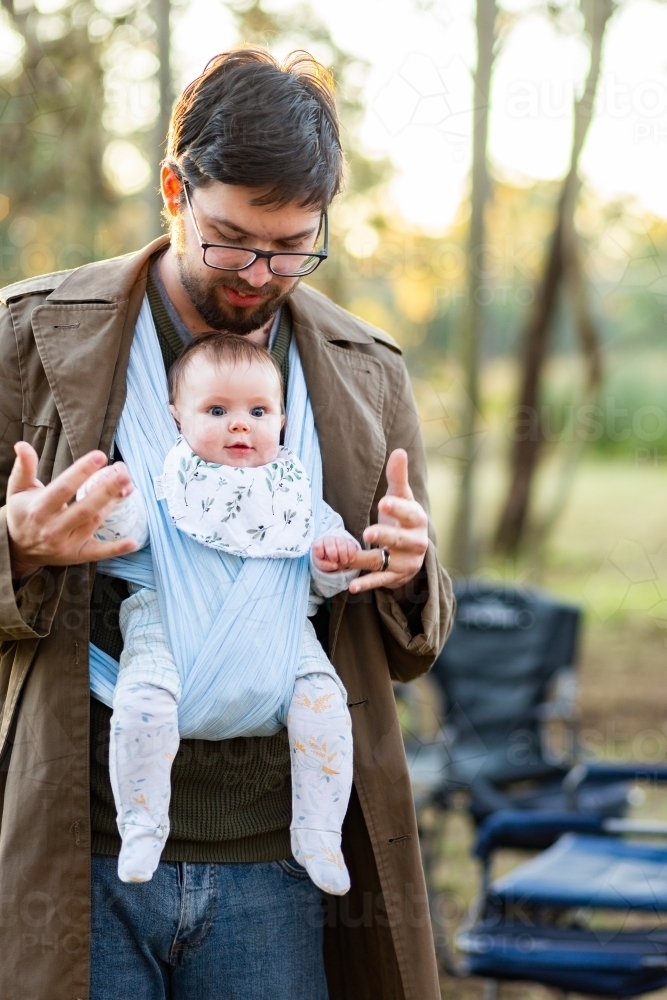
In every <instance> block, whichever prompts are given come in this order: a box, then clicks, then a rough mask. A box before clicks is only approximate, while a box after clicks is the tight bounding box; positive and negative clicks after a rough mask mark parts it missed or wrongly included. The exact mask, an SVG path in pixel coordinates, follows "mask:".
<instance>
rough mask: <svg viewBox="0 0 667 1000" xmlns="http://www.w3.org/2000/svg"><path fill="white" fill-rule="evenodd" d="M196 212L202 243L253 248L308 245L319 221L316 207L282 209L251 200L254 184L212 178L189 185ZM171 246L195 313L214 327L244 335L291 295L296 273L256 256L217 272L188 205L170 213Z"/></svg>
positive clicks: (308, 247) (307, 247) (311, 244)
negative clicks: (274, 269)
mask: <svg viewBox="0 0 667 1000" xmlns="http://www.w3.org/2000/svg"><path fill="white" fill-rule="evenodd" d="M189 193H190V202H191V205H192V211H193V213H194V217H195V219H196V220H197V225H198V227H199V231H200V233H201V236H202V239H203V241H204V242H205V243H225V244H228V245H230V246H239V247H249V248H252V249H256V250H279V251H280V250H282V251H289V250H296V251H298V250H305V251H308V250H312V249H313V248H314V246H315V243H316V240H317V236H318V232H319V228H320V221H321V213H320V212H319V211H318V210H317V209H312V208H304V207H303V206H301V205H297V204H294V203H290V204H288V205H285V206H283V207H281V208H275V207H274V206H272V205H268V206H267V205H253V204H252V200H253V198H256V197H257V195H258V193H259V192H258V191H257V190H256V189H254V188H245V187H238V186H236V185H231V184H223V183H221V182H220V181H211V182H210V183H209V184H207V185H206V186H205V187H199V188H195V189H192V188H191V189H189ZM171 246H172V251H173V253H174V256H175V258H176V262H177V266H178V270H179V277H180V280H181V284H182V285H183V288H184V289H185V291H186V292H187V294H188V297H189V298H190V300H191V301H192V303H193V305H194V306H195V308H196V310H197V312H198V313H199V315H200V316H201V317H202V318H203V319H204V320H205V321H206V322H207V323H208V324H209V326H210V327H211V329H213V330H225V331H227V332H229V333H238V334H242V335H244V334H248V333H252V332H253V331H254V330H257V329H259V328H260V327H262V326H264V324H265V323H267V322H268V320H270V319H271V317H272V316H273V315H275V313H276V311H277V310H278V308H279V307H280V306H281V305H282V303H283V302H284V301H285V300H286V299H287V298H289V296H290V295H291V293H292V292H293V291H294V289H295V288H296V286H297V284H298V283H299V280H300V279H299V278H285V277H278V276H277V275H275V274H272V273H271V271H270V270H269V267H268V262H267V261H266V260H262V259H257V260H256V261H255V262H254V263H253V264H251V265H250V267H247V268H244V269H243V270H242V271H220V270H216V269H215V268H211V267H208V266H207V265H206V264H204V261H203V259H202V251H201V246H200V243H199V238H198V236H197V232H196V230H195V227H194V224H193V221H192V217H191V215H190V212H189V211H188V208H187V204H185V202H184V204H183V208H182V210H181V211H179V212H178V214H176V215H175V216H174V217H173V223H172V243H171Z"/></svg>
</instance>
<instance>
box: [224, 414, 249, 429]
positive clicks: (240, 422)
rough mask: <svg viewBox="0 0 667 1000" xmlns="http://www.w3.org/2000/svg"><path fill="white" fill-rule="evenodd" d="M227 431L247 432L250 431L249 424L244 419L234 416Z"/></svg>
mask: <svg viewBox="0 0 667 1000" xmlns="http://www.w3.org/2000/svg"><path fill="white" fill-rule="evenodd" d="M229 429H230V431H248V430H250V424H249V423H248V421H247V419H246V418H245V417H242V416H236V417H232V419H231V421H230V424H229Z"/></svg>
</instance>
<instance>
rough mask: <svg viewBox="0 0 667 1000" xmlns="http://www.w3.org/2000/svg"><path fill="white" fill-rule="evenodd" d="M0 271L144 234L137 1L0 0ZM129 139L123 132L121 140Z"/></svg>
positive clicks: (114, 248) (150, 46)
mask: <svg viewBox="0 0 667 1000" xmlns="http://www.w3.org/2000/svg"><path fill="white" fill-rule="evenodd" d="M0 17H1V18H2V19H3V21H4V23H2V25H1V28H2V31H3V41H4V42H5V44H4V45H3V56H4V59H3V64H2V65H1V66H0V144H1V146H2V157H1V159H0V192H2V195H3V196H4V197H3V202H2V206H0V207H1V208H2V211H0V216H2V217H3V221H2V222H0V251H1V259H0V281H2V283H6V282H8V281H12V280H16V279H18V278H21V277H25V276H29V275H32V274H37V273H40V272H44V271H49V270H54V269H61V268H68V267H74V266H77V265H79V264H82V263H85V262H86V261H89V260H93V259H99V258H101V257H105V256H109V255H113V254H116V253H120V252H123V251H126V250H128V249H131V248H132V247H134V246H137V245H138V244H141V242H143V241H144V238H145V230H146V225H147V219H148V211H147V206H146V204H145V200H144V198H145V196H144V198H132V197H128V195H129V194H131V193H132V192H133V191H137V192H139V191H142V189H143V188H144V186H145V183H146V180H147V178H148V176H149V171H150V167H149V163H148V156H149V148H150V147H149V140H148V136H149V133H150V129H151V127H152V125H153V121H154V119H155V111H156V85H155V79H154V76H155V71H156V57H155V53H154V41H153V34H154V28H155V26H154V24H153V21H152V19H151V18H150V16H149V4H148V0H98V3H96V4H92V3H86V2H84V3H81V2H76V0H51V2H49V3H46V2H45V0H42V2H38V3H35V4H33V3H32V2H31V0H13V2H12V0H2V10H1V11H0ZM130 140H132V141H130Z"/></svg>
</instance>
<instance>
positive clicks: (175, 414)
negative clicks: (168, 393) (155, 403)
mask: <svg viewBox="0 0 667 1000" xmlns="http://www.w3.org/2000/svg"><path fill="white" fill-rule="evenodd" d="M169 412H170V413H171V415H172V417H173V418H174V420H175V421H176V426H177V427H178V429H179V431H180V429H181V424H180V421H179V419H178V410H177V409H176V407H175V406H174V404H173V403H170V404H169Z"/></svg>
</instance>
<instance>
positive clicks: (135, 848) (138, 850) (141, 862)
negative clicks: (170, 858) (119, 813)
mask: <svg viewBox="0 0 667 1000" xmlns="http://www.w3.org/2000/svg"><path fill="white" fill-rule="evenodd" d="M165 839H166V838H165V836H164V831H163V830H162V829H161V828H160V827H157V828H156V827H154V826H127V827H126V828H125V833H124V835H123V843H122V846H121V849H120V854H119V855H118V878H119V879H120V880H121V882H150V880H151V879H152V878H153V875H154V874H155V869H156V868H157V866H158V865H159V863H160V857H161V855H162V848H163V847H164V843H165Z"/></svg>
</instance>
